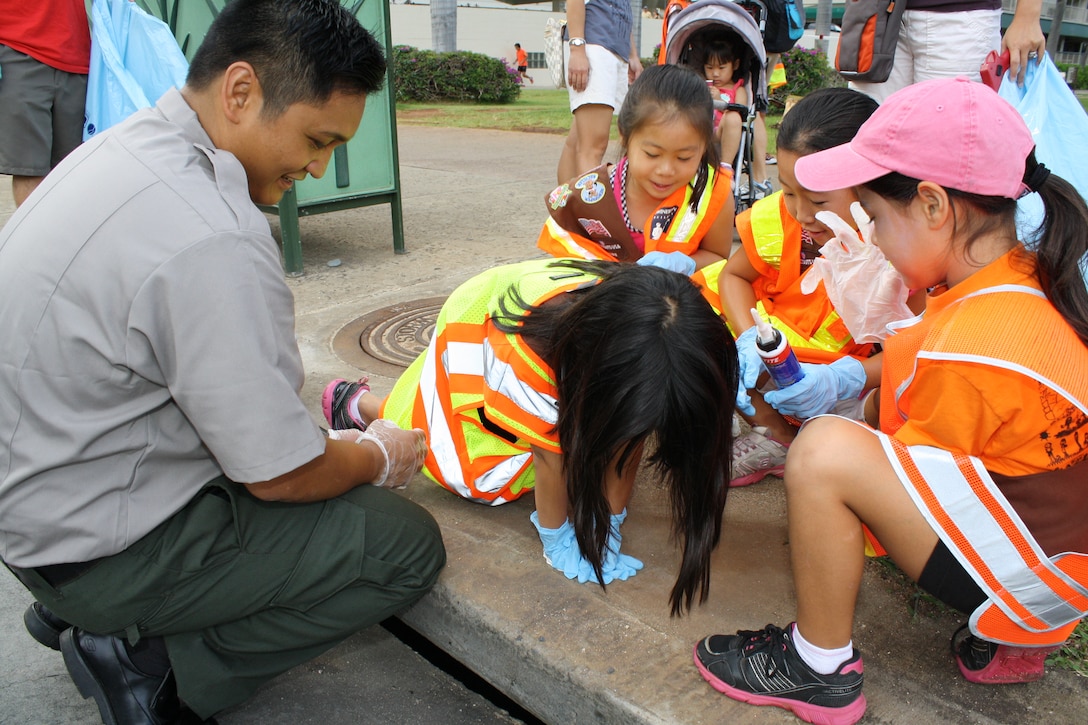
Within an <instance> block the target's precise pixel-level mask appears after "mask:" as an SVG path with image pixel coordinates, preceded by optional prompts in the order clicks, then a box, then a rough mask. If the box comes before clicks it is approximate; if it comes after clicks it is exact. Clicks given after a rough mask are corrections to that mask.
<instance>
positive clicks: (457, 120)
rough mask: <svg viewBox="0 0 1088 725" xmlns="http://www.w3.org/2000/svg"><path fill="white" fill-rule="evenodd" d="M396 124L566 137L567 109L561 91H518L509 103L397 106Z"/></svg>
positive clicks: (568, 110) (565, 96) (567, 106)
mask: <svg viewBox="0 0 1088 725" xmlns="http://www.w3.org/2000/svg"><path fill="white" fill-rule="evenodd" d="M397 122H398V123H403V124H406V125H409V126H441V127H444V128H488V129H497V130H500V131H529V132H536V133H555V134H566V133H567V130H568V129H569V128H570V106H569V105H568V101H567V92H566V91H565V90H555V89H549V90H535V89H532V88H528V89H522V91H521V97H520V98H518V100H516V101H514V102H513V103H503V104H488V103H398V104H397Z"/></svg>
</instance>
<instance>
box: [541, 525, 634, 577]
mask: <svg viewBox="0 0 1088 725" xmlns="http://www.w3.org/2000/svg"><path fill="white" fill-rule="evenodd" d="M626 516H627V511H626V510H624V512H623V513H622V514H613V515H612V523H611V527H610V531H609V537H608V550H607V551H606V552H605V559H604V562H602V566H601V570H602V571H601V573H602V574H603V575H604V583H605V584H611V583H612V582H613V581H614V580H616V579H620V580H625V579H628V578H630V577H632V576H634V574H635V572H636V571H638V570H639V569H641V568H642V562H641V561H639V560H638V559H635V558H634V557H631V556H627V555H626V554H620V553H619V543H620V534H619V524H620V523H622V522H623V519H624V518H626ZM617 517H618V523H617ZM529 520H530V521H532V522H533V526H535V527H536V530H537V534H539V535H540V541H541V543H543V544H544V560H545V561H547V562H548V564H550V565H551V567H552V568H553V569H557V570H558V571H560V572H562V573H563V576H565V577H566V578H568V579H577V580H578V583H579V584H585V583H586V582H595V583H596V582H597V581H598V579H597V575H596V574H595V573H594V571H593V566H592V565H591V564H590V563H589V562H588V561H586V560H585V558H584V557H583V556H582V552H581V551H580V550H579V549H578V540H577V539H576V538H575V536H574V527H573V526H571V523H570V521H569V520H568V521H564V522H563V525H562V526H560V527H559V528H558V529H546V528H544V527H543V526H541V525H540V519H539V517H538V516H537V512H536V511H534V512H533V513H532V514H530V516H529ZM613 541H614V542H615V543H613Z"/></svg>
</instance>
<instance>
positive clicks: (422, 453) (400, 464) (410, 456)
mask: <svg viewBox="0 0 1088 725" xmlns="http://www.w3.org/2000/svg"><path fill="white" fill-rule="evenodd" d="M329 438H331V439H333V440H346V441H351V442H352V443H358V444H362V443H364V442H370V443H373V444H375V445H376V446H377V447H378V450H380V451H381V455H382V459H383V460H384V464H383V465H382V469H381V471H380V473H379V474H378V476H377V477H376V478H375V479H374V481H372V483H373V484H374V485H375V486H383V487H387V488H404V487H405V486H407V485H408V482H409V481H411V480H412V477H413V476H415V475H416V474H417V473H419V470H420V469H421V468H423V459H424V458H425V457H426V456H427V438H426V436H425V435H424V434H423V431H421V430H420V429H419V428H413V429H412V430H404V429H403V428H400V427H399V426H397V424H396V423H394V422H393V421H391V420H386V419H384V418H378V419H377V420H375V421H374V422H372V423H371V424H370V425H369V426H367V429H366V430H365V431H360V430H354V429H351V430H330V431H329Z"/></svg>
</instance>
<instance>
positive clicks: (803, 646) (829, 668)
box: [792, 624, 854, 675]
mask: <svg viewBox="0 0 1088 725" xmlns="http://www.w3.org/2000/svg"><path fill="white" fill-rule="evenodd" d="M792 639H793V647H794V649H796V650H797V655H798V656H799V657H800V658H801V661H802V662H804V663H805V664H806V665H808V666H809V667H811V668H812V671H813V672H817V673H819V674H821V675H830V674H832V673H833V672H835V671H836V670H837V669H839V667H841V666H842V664H843V663H844V662H846V661H847V660H848V659H850V658H851V657H853V656H854V642H853V640H851V641H850V642H849V643H847V644H846V645H845V646H843V647H837V648H835V649H823V648H822V647H817V646H816V645H814V644H812V643H811V642H809V641H808V640H806V639H805V638H804V637H802V636H801V630H799V629H798V628H797V625H796V624H794V625H793V636H792Z"/></svg>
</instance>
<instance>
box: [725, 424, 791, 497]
mask: <svg viewBox="0 0 1088 725" xmlns="http://www.w3.org/2000/svg"><path fill="white" fill-rule="evenodd" d="M788 451H789V446H787V445H786V444H784V443H779V442H778V441H776V440H775V439H774V438H771V437H770V436H768V435H767V429H766V428H765V427H763V426H761V425H757V426H752V429H751V430H750V431H748V432H747V433H745V434H744V435H742V436H740V437H738V438H735V439H734V440H733V467H732V469H730V472H729V479H730V480H729V485H730V487H733V488H735V487H737V486H747V485H748V484H750V483H756V482H757V481H762V480H763V479H764V477H766V476H781V475H782V474H783V473H785V471H786V453H787V452H788Z"/></svg>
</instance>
